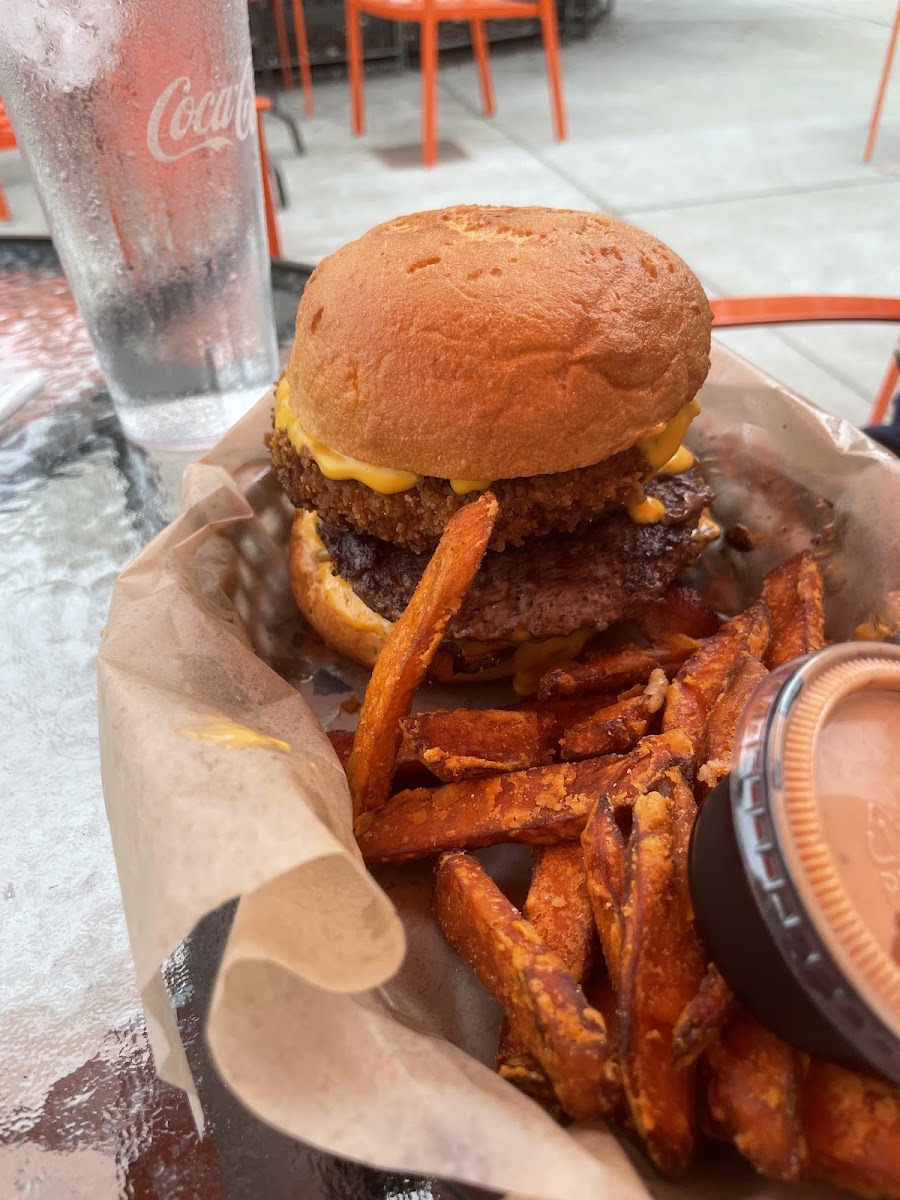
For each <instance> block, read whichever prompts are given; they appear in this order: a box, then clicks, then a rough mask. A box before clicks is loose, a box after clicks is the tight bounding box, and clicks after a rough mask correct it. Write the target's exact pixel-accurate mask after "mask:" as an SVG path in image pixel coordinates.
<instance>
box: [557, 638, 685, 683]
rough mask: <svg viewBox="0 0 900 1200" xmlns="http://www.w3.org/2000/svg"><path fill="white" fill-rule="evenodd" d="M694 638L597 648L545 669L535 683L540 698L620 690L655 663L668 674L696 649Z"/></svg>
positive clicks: (644, 675)
mask: <svg viewBox="0 0 900 1200" xmlns="http://www.w3.org/2000/svg"><path fill="white" fill-rule="evenodd" d="M698 644H699V643H698V642H697V641H696V640H695V639H694V638H689V637H684V636H683V635H682V634H676V635H674V636H673V637H672V638H671V639H669V641H667V642H665V643H664V644H663V645H661V646H648V647H646V648H644V649H642V648H641V647H640V646H623V647H622V648H621V649H619V650H597V651H594V652H593V653H591V654H586V655H585V657H584V658H583V659H582V661H581V662H573V663H567V664H566V665H565V666H562V667H554V668H553V670H552V671H548V672H547V674H546V675H544V676H543V677H542V679H541V680H540V682H539V683H538V690H537V694H538V697H539V698H540V699H546V698H547V697H548V696H579V695H583V694H584V693H586V692H616V693H618V692H622V691H624V689H625V688H630V687H633V686H634V685H635V684H636V683H646V682H647V680H648V679H649V678H650V675H651V673H652V672H653V671H655V670H656V669H657V667H659V668H661V669H662V670H663V671H665V672H666V673H667V674H668V673H670V672H673V671H675V670H676V669H677V668H678V667H680V666H681V664H682V663H683V662H684V661H685V660H686V659H687V658H689V657H690V656H691V655H692V654H693V653H694V651H695V650H696V649H697V646H698Z"/></svg>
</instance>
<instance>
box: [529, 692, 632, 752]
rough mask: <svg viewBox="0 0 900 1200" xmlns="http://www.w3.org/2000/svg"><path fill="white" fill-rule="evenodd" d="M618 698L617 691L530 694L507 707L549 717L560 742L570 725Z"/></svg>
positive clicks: (606, 706) (553, 733)
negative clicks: (578, 693)
mask: <svg viewBox="0 0 900 1200" xmlns="http://www.w3.org/2000/svg"><path fill="white" fill-rule="evenodd" d="M618 699H619V694H618V693H617V692H592V693H591V694H590V695H586V696H549V697H547V699H545V700H538V698H537V697H536V696H529V697H528V698H527V699H525V700H517V701H516V702H515V704H508V705H507V706H506V707H507V709H508V710H509V711H510V712H535V713H540V714H541V715H542V716H545V717H547V718H549V719H550V720H551V721H552V722H553V725H552V728H551V735H552V737H553V740H554V741H555V742H558V741H559V739H560V738H561V737H562V735H563V734H564V733H565V731H566V730H567V729H568V727H569V726H570V725H573V724H574V723H575V722H576V721H582V720H584V719H585V718H586V717H590V716H591V715H592V714H593V713H595V712H598V711H599V710H600V709H601V708H608V707H609V705H610V704H615V702H616V701H617V700H618Z"/></svg>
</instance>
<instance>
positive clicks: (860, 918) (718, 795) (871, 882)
mask: <svg viewBox="0 0 900 1200" xmlns="http://www.w3.org/2000/svg"><path fill="white" fill-rule="evenodd" d="M690 881H691V896H692V900H693V904H694V912H695V915H696V921H697V926H698V930H699V932H700V935H701V936H702V938H703V940H704V942H705V943H706V946H707V948H708V950H709V952H710V954H711V956H712V958H713V960H714V961H715V962H716V964H717V965H718V967H719V970H720V971H721V972H722V975H723V976H724V978H725V979H726V981H727V982H728V984H729V985H730V987H731V989H732V991H733V992H734V993H735V995H736V996H737V997H738V998H739V999H740V1000H741V1001H742V1002H743V1003H744V1004H745V1005H746V1007H747V1008H748V1009H750V1011H751V1012H753V1013H754V1014H755V1015H756V1016H757V1017H758V1018H759V1020H760V1021H762V1022H763V1024H765V1025H766V1026H768V1028H769V1029H771V1030H772V1031H773V1032H775V1033H777V1034H778V1035H780V1036H781V1037H783V1038H784V1039H785V1040H786V1041H788V1042H791V1043H793V1044H794V1045H795V1046H798V1047H800V1048H801V1049H803V1050H806V1051H809V1052H810V1053H811V1054H815V1055H820V1056H821V1057H824V1058H830V1059H834V1060H836V1061H838V1062H843V1063H845V1064H847V1065H850V1066H853V1067H864V1068H870V1069H872V1070H875V1071H877V1072H878V1073H880V1074H881V1075H884V1076H885V1077H886V1078H887V1079H889V1080H890V1081H891V1082H892V1083H894V1084H898V1085H900V647H897V646H892V645H888V644H882V643H860V642H855V643H848V644H844V645H838V646H832V647H829V648H828V649H826V650H822V651H820V652H818V653H816V654H813V655H809V656H808V657H806V658H804V659H800V660H797V661H796V662H792V663H788V664H786V665H785V666H784V667H780V668H779V669H777V670H775V671H773V672H772V673H771V675H769V676H768V677H767V678H766V679H765V680H763V682H762V683H761V684H760V685H759V687H758V688H757V690H756V692H755V693H754V694H753V696H752V697H751V699H750V702H749V704H748V705H747V708H746V710H745V712H744V714H743V716H742V718H741V721H740V723H739V726H738V729H737V733H736V736H735V742H734V751H733V756H732V769H731V774H730V775H729V776H727V777H726V778H725V779H723V780H722V781H721V782H720V783H719V784H718V786H717V787H716V788H715V789H714V790H713V791H712V792H711V793H710V795H709V796H708V798H707V800H706V802H705V803H704V805H703V806H702V808H701V809H700V812H699V814H698V817H697V820H696V822H695V826H694V833H693V837H692V840H691V850H690Z"/></svg>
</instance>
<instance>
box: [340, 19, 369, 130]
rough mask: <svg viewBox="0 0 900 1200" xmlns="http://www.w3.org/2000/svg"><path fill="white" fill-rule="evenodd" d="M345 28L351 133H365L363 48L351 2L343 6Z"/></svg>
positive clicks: (358, 22)
mask: <svg viewBox="0 0 900 1200" xmlns="http://www.w3.org/2000/svg"><path fill="white" fill-rule="evenodd" d="M344 15H345V23H346V28H347V74H348V75H349V77H350V108H351V120H352V124H353V132H354V133H355V134H356V135H357V136H359V134H361V133H365V131H366V106H365V100H364V99H363V46H362V30H361V28H360V20H359V9H358V8H357V7H356V5H355V4H353V2H352V0H347V2H346V3H345V5H344Z"/></svg>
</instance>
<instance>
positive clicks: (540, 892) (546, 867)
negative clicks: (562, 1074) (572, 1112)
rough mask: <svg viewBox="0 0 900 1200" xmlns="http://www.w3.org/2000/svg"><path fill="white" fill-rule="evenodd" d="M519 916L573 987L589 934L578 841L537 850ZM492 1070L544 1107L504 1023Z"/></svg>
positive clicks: (524, 1056) (533, 1073) (532, 1069)
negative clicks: (560, 965)
mask: <svg viewBox="0 0 900 1200" xmlns="http://www.w3.org/2000/svg"><path fill="white" fill-rule="evenodd" d="M523 912H524V915H525V918H526V920H528V921H530V922H531V924H532V925H533V926H534V928H535V931H536V932H537V935H538V937H539V938H541V940H542V941H543V942H544V944H545V945H546V946H547V947H548V948H549V949H550V950H552V951H553V952H554V954H558V955H559V957H560V959H561V960H562V963H563V966H564V967H565V968H566V970H567V971H568V972H569V974H570V975H571V976H572V978H573V979H574V980H575V982H576V983H579V984H580V983H581V982H582V980H583V979H584V977H585V975H586V974H587V972H588V970H589V968H590V964H591V959H592V956H593V950H594V942H595V937H596V935H595V933H594V918H593V915H592V913H591V902H590V900H589V899H588V893H587V880H586V879H585V874H584V858H583V856H582V853H581V847H580V845H579V844H578V842H562V843H560V845H558V846H544V847H542V848H541V849H540V850H539V851H538V857H537V862H536V864H535V868H534V872H533V874H532V876H531V886H530V887H529V889H528V896H527V898H526V900H525V907H524V910H523ZM497 1070H498V1071H499V1072H500V1074H501V1075H502V1076H504V1078H506V1079H509V1080H510V1082H511V1083H515V1084H516V1086H517V1087H520V1088H521V1090H522V1091H525V1092H528V1094H529V1095H532V1096H534V1098H535V1099H537V1100H541V1102H542V1103H546V1101H547V1096H548V1093H549V1097H550V1099H551V1101H552V1100H553V1099H554V1097H553V1088H552V1087H551V1086H550V1083H549V1081H548V1080H547V1079H546V1077H545V1078H544V1081H543V1083H541V1081H540V1076H541V1075H542V1074H543V1072H542V1071H541V1068H540V1064H539V1063H538V1062H537V1061H536V1060H534V1059H531V1056H530V1055H529V1054H528V1051H527V1050H526V1049H525V1047H524V1046H523V1045H522V1044H521V1042H519V1041H518V1039H517V1038H516V1037H515V1036H514V1035H513V1033H512V1031H511V1030H510V1029H509V1025H508V1022H504V1025H503V1028H502V1029H501V1031H500V1046H499V1049H498V1051H497Z"/></svg>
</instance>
